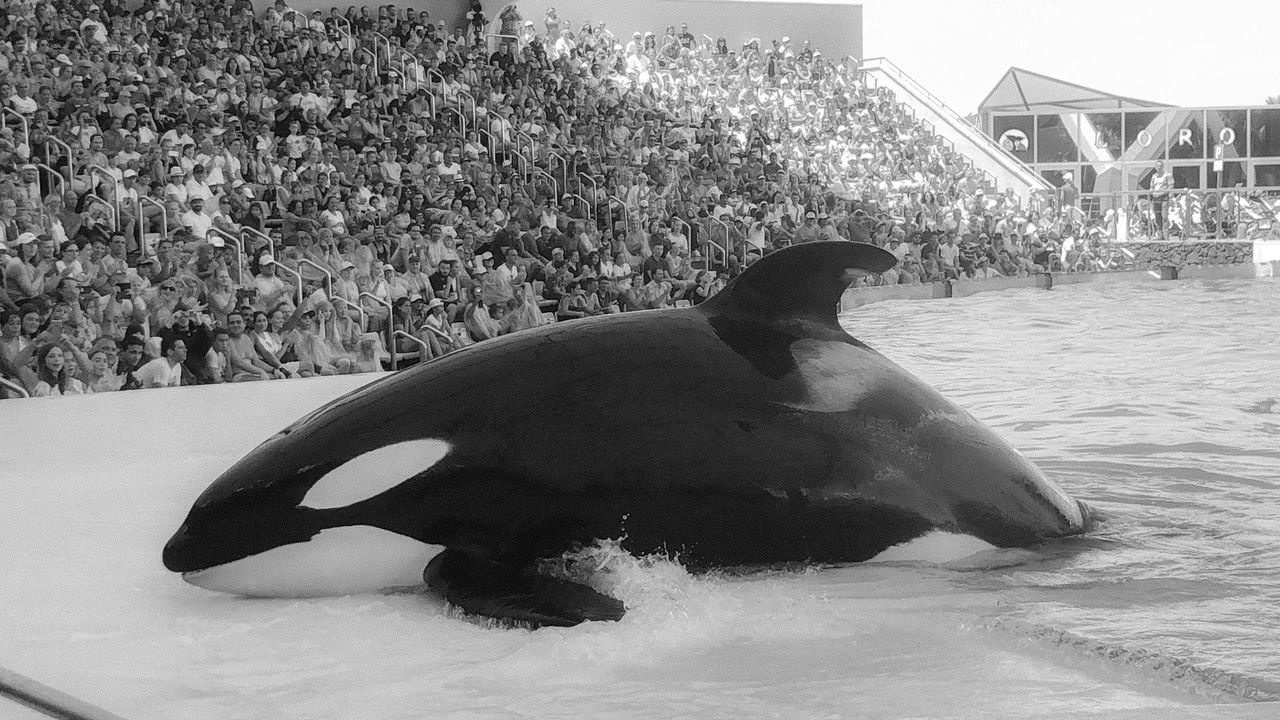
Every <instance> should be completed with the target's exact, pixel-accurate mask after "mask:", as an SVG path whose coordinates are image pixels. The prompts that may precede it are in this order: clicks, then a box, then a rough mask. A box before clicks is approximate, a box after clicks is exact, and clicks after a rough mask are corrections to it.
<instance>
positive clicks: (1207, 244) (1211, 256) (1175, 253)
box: [1120, 240, 1253, 270]
mask: <svg viewBox="0 0 1280 720" xmlns="http://www.w3.org/2000/svg"><path fill="white" fill-rule="evenodd" d="M1120 247H1123V248H1127V249H1128V250H1129V252H1131V253H1133V255H1134V263H1135V266H1136V267H1137V268H1139V269H1144V270H1145V269H1155V268H1161V267H1169V266H1172V267H1179V268H1180V267H1188V266H1191V265H1238V264H1242V263H1251V262H1253V241H1252V240H1249V241H1231V240H1201V241H1191V242H1129V243H1120Z"/></svg>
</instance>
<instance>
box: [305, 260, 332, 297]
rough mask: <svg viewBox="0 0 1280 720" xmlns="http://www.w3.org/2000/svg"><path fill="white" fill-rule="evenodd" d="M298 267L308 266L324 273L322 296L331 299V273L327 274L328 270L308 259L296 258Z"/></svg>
mask: <svg viewBox="0 0 1280 720" xmlns="http://www.w3.org/2000/svg"><path fill="white" fill-rule="evenodd" d="M298 264H299V265H310V266H311V267H313V268H315V269H317V270H319V271H320V272H322V273H324V294H325V295H327V296H329V297H333V273H332V272H329V268H327V267H325V266H323V265H321V264H320V263H318V262H316V261H314V260H312V259H310V258H298Z"/></svg>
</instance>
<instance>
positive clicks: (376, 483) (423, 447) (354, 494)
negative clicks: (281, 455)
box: [302, 438, 450, 510]
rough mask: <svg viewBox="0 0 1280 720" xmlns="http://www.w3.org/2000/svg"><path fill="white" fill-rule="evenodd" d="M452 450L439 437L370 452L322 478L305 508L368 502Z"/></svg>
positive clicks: (309, 492)
mask: <svg viewBox="0 0 1280 720" xmlns="http://www.w3.org/2000/svg"><path fill="white" fill-rule="evenodd" d="M449 450H450V446H449V443H447V442H445V441H444V440H437V439H435V438H426V439H422V440H408V441H406V442H400V443H395V444H394V445H386V446H383V447H380V448H376V449H374V450H370V451H369V452H367V453H364V454H362V455H359V456H357V457H354V458H352V459H350V460H348V461H347V462H345V463H343V464H341V465H339V466H338V467H336V468H334V469H333V470H332V471H330V472H329V474H327V475H325V476H324V477H322V478H320V480H318V481H317V482H316V484H315V485H312V486H311V489H310V490H308V491H307V496H306V497H304V498H303V499H302V506H303V507H309V508H313V509H315V510H323V509H326V508H338V507H346V506H348V505H352V504H354V503H358V502H360V501H361V500H368V499H369V498H371V497H374V496H375V495H379V494H381V493H384V492H386V491H387V490H390V489H391V488H393V487H395V486H397V485H399V484H400V483H402V482H404V481H405V480H408V479H409V478H411V477H413V476H415V475H417V474H418V473H421V472H422V471H424V470H427V469H428V468H430V467H431V466H432V465H435V464H436V463H438V462H440V461H441V460H442V459H444V456H446V455H448V454H449Z"/></svg>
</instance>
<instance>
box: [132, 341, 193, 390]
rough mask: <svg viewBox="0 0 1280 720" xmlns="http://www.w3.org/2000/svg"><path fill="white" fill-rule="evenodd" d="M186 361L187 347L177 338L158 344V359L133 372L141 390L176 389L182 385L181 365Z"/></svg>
mask: <svg viewBox="0 0 1280 720" xmlns="http://www.w3.org/2000/svg"><path fill="white" fill-rule="evenodd" d="M186 359H187V346H186V344H185V343H184V342H183V341H182V340H180V339H177V338H165V339H163V340H162V341H161V343H160V357H158V358H156V359H154V360H152V361H150V362H148V363H146V364H145V365H143V366H142V367H140V368H138V369H137V370H135V371H133V377H134V378H135V379H136V380H137V381H138V383H139V384H140V386H141V387H143V388H161V387H178V386H180V385H182V363H183V362H184V361H185V360H186Z"/></svg>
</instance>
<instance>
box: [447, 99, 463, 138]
mask: <svg viewBox="0 0 1280 720" xmlns="http://www.w3.org/2000/svg"><path fill="white" fill-rule="evenodd" d="M441 111H443V112H452V113H455V114H456V115H457V116H458V131H459V132H461V133H462V135H463V136H464V137H465V136H466V134H467V116H466V115H465V114H464V113H463V112H462V111H461V110H459V109H458V108H456V107H453V106H451V105H445V106H444V107H443V108H441Z"/></svg>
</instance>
